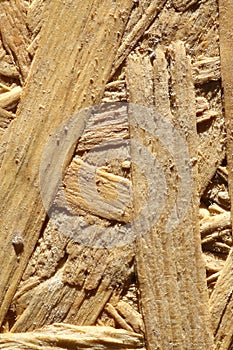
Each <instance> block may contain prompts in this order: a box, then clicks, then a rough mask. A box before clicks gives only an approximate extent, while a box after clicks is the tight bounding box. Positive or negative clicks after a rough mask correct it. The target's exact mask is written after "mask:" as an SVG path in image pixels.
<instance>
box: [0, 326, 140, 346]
mask: <svg viewBox="0 0 233 350" xmlns="http://www.w3.org/2000/svg"><path fill="white" fill-rule="evenodd" d="M0 346H1V348H2V349H3V348H4V349H6V350H12V349H13V348H14V349H22V348H23V349H25V350H31V349H34V350H39V349H41V348H43V349H45V350H59V349H66V350H69V349H71V348H72V349H79V350H84V349H85V350H99V349H102V350H115V349H126V350H136V349H139V350H145V347H144V342H143V337H142V335H140V334H137V333H134V332H132V331H126V330H122V329H115V328H111V327H91V326H89V327H88V326H83V327H79V326H74V325H71V324H65V323H63V324H62V323H60V324H58V323H57V324H56V323H55V324H54V325H52V326H47V327H45V328H43V329H38V330H37V331H36V332H28V333H5V334H1V335H0Z"/></svg>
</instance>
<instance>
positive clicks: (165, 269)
mask: <svg viewBox="0 0 233 350" xmlns="http://www.w3.org/2000/svg"><path fill="white" fill-rule="evenodd" d="M156 53H157V55H158V57H159V59H158V61H156V60H155V63H154V70H155V85H154V88H155V96H156V97H157V96H158V98H157V99H156V107H157V110H158V111H160V110H161V113H164V114H165V116H167V117H168V118H170V120H171V119H173V121H174V128H177V129H178V130H179V132H180V133H181V134H182V136H183V138H184V139H185V141H186V143H187V145H188V149H189V157H190V161H191V162H193V164H192V167H193V174H194V175H193V180H194V182H193V183H192V184H191V183H190V182H189V183H187V184H186V186H187V187H190V186H191V198H190V203H189V205H188V209H187V213H186V214H185V216H184V217H183V218H182V219H181V221H180V222H179V224H178V227H176V228H175V229H174V231H172V232H166V226H167V225H168V222H169V220H168V219H169V216H170V215H171V207H169V206H168V208H167V209H165V210H164V212H163V214H162V217H161V218H160V220H159V224H157V225H156V226H153V224H152V222H151V223H150V215H149V213H148V218H146V217H145V221H148V225H149V227H150V226H151V228H150V230H149V232H143V231H144V230H145V227H147V226H148V225H145V224H143V223H142V224H141V226H140V225H139V227H137V229H138V230H139V231H140V234H139V236H140V235H142V237H140V238H138V240H137V251H136V266H137V274H138V279H139V288H140V293H141V307H142V313H143V317H144V321H145V334H146V339H147V346H148V349H151V350H152V349H156V348H158V349H172V348H174V347H176V348H177V349H187V348H188V349H212V347H213V339H212V334H211V333H212V332H211V328H210V315H209V314H208V306H207V305H208V297H207V289H206V283H205V272H204V265H203V260H202V255H201V250H200V236H199V227H198V219H197V211H198V206H199V201H198V197H197V183H196V182H195V181H196V179H197V176H196V174H197V151H196V150H197V133H196V113H195V92H194V83H193V79H192V68H191V63H190V60H189V58H188V57H187V56H186V53H185V48H184V44H183V43H182V42H180V41H178V42H174V43H173V44H172V45H171V46H170V47H169V57H170V65H171V66H170V71H171V80H170V84H171V85H170V94H172V95H173V96H174V100H173V105H172V107H170V103H169V102H168V101H169V100H168V93H166V92H167V91H168V90H169V86H168V85H169V76H168V74H167V70H165V69H160V65H162V66H165V65H167V64H168V63H165V55H164V54H163V52H162V50H157V52H156ZM157 64H158V65H159V66H157ZM151 71H152V65H151V63H150V61H149V60H147V59H146V58H142V57H140V54H138V55H134V56H129V58H128V65H127V71H126V77H127V83H128V89H129V94H130V99H131V101H132V102H134V103H137V104H144V105H152V106H153V83H152V76H153V75H152V74H151V73H150V72H151ZM159 75H160V76H161V78H160V77H158V76H159ZM157 82H158V84H159V86H157V85H156V83H157ZM138 87H139V88H138ZM161 87H162V88H161ZM157 91H158V92H157ZM171 91H172V92H171ZM183 91H185V95H184V94H183ZM163 92H164V93H163ZM160 93H163V96H161V98H159V94H160ZM160 106H161V107H160ZM160 108H161V109H160ZM164 114H163V115H161V118H164ZM187 116H188V118H187ZM148 123H149V122H148ZM148 125H149V124H148ZM153 128H156V125H152V124H151V125H150V130H153ZM151 132H152V131H151ZM130 135H131V138H132V139H134V138H135V139H136V140H137V141H138V140H140V131H139V130H137V129H135V128H132V127H131V130H130ZM147 137H148V136H146V135H145V136H144V142H143V143H144V145H146V144H147V142H148V141H147ZM138 138H139V139H138ZM138 142H139V141H138ZM150 142H152V141H150ZM153 142H155V141H154V140H153ZM162 142H163V140H162V139H161V143H162ZM155 144H156V143H155ZM174 147H175V145H174ZM153 149H154V150H156V152H160V153H161V154H163V153H162V152H163V151H162V147H161V144H160V142H158V144H156V146H155V145H154V146H153ZM174 152H175V153H178V154H179V149H175V148H174ZM133 155H134V148H132V157H133ZM180 156H181V157H183V156H184V155H183V154H182V153H180ZM170 157H171V155H170ZM133 158H134V157H133ZM165 159H166V157H164V158H163V161H164V169H165V173H166V180H167V186H168V190H169V200H170V204H169V205H171V203H172V202H173V201H174V200H176V199H174V198H176V196H177V194H176V192H178V187H177V188H176V185H175V184H176V181H177V180H176V171H175V169H174V172H172V171H171V169H173V168H176V164H177V163H175V160H174V159H173V162H174V163H173V164H174V165H173V168H171V164H170V162H167V163H166V162H165ZM191 159H193V161H192V160H191ZM145 161H146V159H145ZM180 161H181V160H180ZM147 166H148V167H149V163H148V164H147ZM133 169H134V168H133ZM135 170H136V169H135ZM135 170H133V174H132V181H133V183H134V184H135V188H136V194H135V203H134V205H135V208H136V210H138V211H140V206H141V200H140V199H139V198H141V196H142V195H141V194H140V192H137V186H136V184H137V183H140V182H141V181H142V180H141V179H140V173H139V174H138V173H137V171H135ZM155 185H156V184H155ZM157 186H158V189H159V188H160V187H162V186H163V184H162V183H161V182H160V181H159V179H157ZM177 186H179V185H178V184H177ZM187 187H186V190H187ZM175 188H176V189H175ZM137 195H138V196H139V197H138V198H137ZM177 207H178V208H179V204H177ZM177 210H179V209H177ZM177 215H178V216H179V215H180V214H178V213H177ZM174 221H177V219H175V218H174ZM194 267H195V268H194ZM158 325H159V326H158ZM165 334H166V336H164V335H165Z"/></svg>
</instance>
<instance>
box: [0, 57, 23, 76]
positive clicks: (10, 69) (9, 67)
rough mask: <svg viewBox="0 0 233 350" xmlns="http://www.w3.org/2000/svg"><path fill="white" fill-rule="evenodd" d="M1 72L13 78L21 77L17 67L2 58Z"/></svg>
mask: <svg viewBox="0 0 233 350" xmlns="http://www.w3.org/2000/svg"><path fill="white" fill-rule="evenodd" d="M0 74H1V75H4V76H5V77H11V78H18V77H19V72H18V70H17V68H16V67H15V66H14V65H13V64H10V63H8V62H6V61H5V60H4V59H2V60H0Z"/></svg>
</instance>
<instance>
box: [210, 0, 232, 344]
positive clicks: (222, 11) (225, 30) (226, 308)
mask: <svg viewBox="0 0 233 350" xmlns="http://www.w3.org/2000/svg"><path fill="white" fill-rule="evenodd" d="M232 16H233V9H232V4H231V2H230V1H222V0H221V1H219V31H220V56H221V76H222V87H223V91H224V107H225V122H226V127H227V128H226V129H227V162H228V181H229V191H230V198H231V221H232V208H233V205H232V204H233V195H232V189H233V157H232V154H233V153H232V151H233V140H232V130H233V118H232V108H233V92H232V86H233V79H232V64H233V61H232V54H233V51H232V42H233V31H232V25H231V22H232ZM232 257H233V253H232V251H231V252H230V254H229V255H228V258H227V261H226V264H225V266H224V268H223V270H222V272H221V274H220V277H219V278H218V281H217V283H216V285H215V289H214V291H213V293H212V295H211V299H210V306H211V313H212V324H213V330H214V335H215V343H216V349H218V350H220V349H221V350H225V349H230V348H231V347H232V335H233V327H232V307H233V288H232V285H233V274H232V271H233V268H232V267H233V260H232Z"/></svg>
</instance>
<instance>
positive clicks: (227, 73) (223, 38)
mask: <svg viewBox="0 0 233 350" xmlns="http://www.w3.org/2000/svg"><path fill="white" fill-rule="evenodd" d="M232 16H233V8H232V4H231V1H230V0H226V1H223V0H221V1H220V2H219V35H220V37H219V39H220V57H221V76H222V87H223V92H224V110H225V121H226V129H227V130H226V131H227V164H228V180H229V190H230V197H231V212H233V117H232V110H233V89H232V87H233V74H232V72H233V46H232V43H233V30H232V25H231V23H232Z"/></svg>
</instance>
